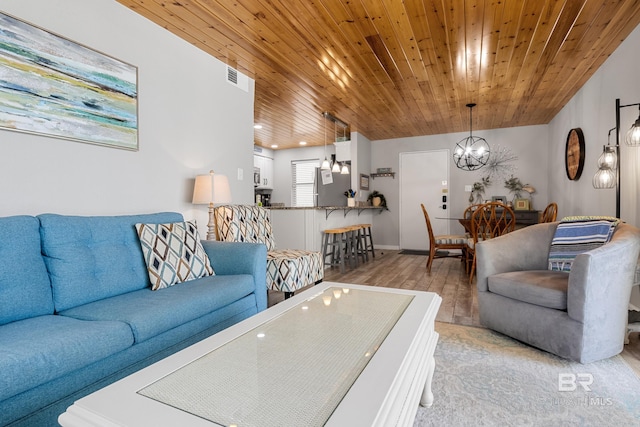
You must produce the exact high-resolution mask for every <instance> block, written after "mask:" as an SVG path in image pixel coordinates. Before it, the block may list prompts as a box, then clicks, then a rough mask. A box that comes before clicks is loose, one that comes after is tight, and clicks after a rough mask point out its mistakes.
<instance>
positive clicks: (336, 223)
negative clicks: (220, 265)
mask: <svg viewBox="0 0 640 427" xmlns="http://www.w3.org/2000/svg"><path fill="white" fill-rule="evenodd" d="M266 209H269V210H270V211H271V227H272V229H273V238H274V240H275V243H276V247H277V248H279V249H306V250H311V251H322V235H323V230H326V229H328V228H339V227H346V226H348V225H355V224H371V223H372V222H373V213H374V212H375V211H379V213H381V212H382V211H383V210H384V208H382V207H376V206H355V207H349V206H310V207H291V206H269V207H266ZM335 211H343V215H342V216H340V215H331V213H333V212H335ZM354 211H355V212H356V213H357V215H349V213H350V212H354ZM330 215H331V217H330Z"/></svg>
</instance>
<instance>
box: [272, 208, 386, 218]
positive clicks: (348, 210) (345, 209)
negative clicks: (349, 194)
mask: <svg viewBox="0 0 640 427" xmlns="http://www.w3.org/2000/svg"><path fill="white" fill-rule="evenodd" d="M266 209H271V210H288V211H293V210H315V211H322V210H323V211H325V219H326V218H329V215H331V213H332V212H334V211H338V210H341V211H343V214H344V216H345V217H346V216H347V214H348V213H349V212H351V211H356V212H358V216H359V215H360V213H361V212H363V211H365V210H368V211H374V210H377V211H380V213H382V211H383V210H384V208H382V207H380V206H354V207H351V206H306V207H305V206H301V207H298V206H267V207H266Z"/></svg>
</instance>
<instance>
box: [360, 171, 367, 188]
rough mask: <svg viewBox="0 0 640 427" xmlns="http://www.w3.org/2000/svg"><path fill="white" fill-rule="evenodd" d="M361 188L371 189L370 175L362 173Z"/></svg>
mask: <svg viewBox="0 0 640 427" xmlns="http://www.w3.org/2000/svg"><path fill="white" fill-rule="evenodd" d="M360 189H361V190H369V175H365V174H363V173H361V174H360Z"/></svg>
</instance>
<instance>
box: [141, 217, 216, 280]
mask: <svg viewBox="0 0 640 427" xmlns="http://www.w3.org/2000/svg"><path fill="white" fill-rule="evenodd" d="M136 230H137V232H138V237H139V238H140V247H141V248H142V253H143V255H144V261H145V262H146V263H147V270H148V272H149V280H150V281H151V289H152V290H154V291H155V290H157V289H162V288H167V287H169V286H173V285H175V284H176V283H181V282H185V281H187V280H192V279H197V278H200V277H204V276H213V275H214V274H215V272H214V271H213V268H211V263H210V262H209V257H208V256H207V253H206V252H205V251H204V248H203V247H202V243H201V242H200V236H199V235H198V228H197V227H196V223H195V221H187V222H174V223H171V224H136Z"/></svg>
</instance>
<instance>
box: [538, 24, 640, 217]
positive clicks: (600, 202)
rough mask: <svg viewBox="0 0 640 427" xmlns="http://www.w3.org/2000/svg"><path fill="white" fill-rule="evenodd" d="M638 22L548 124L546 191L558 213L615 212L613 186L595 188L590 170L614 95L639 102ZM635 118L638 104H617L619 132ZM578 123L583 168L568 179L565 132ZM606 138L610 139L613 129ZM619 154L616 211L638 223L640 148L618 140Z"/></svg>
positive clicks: (611, 115)
mask: <svg viewBox="0 0 640 427" xmlns="http://www.w3.org/2000/svg"><path fill="white" fill-rule="evenodd" d="M638 45H640V27H638V28H636V29H635V30H634V31H633V32H632V33H631V34H630V35H629V37H627V39H626V40H625V41H624V42H623V43H622V44H621V45H620V46H619V47H618V49H616V51H615V52H614V53H613V54H612V55H611V56H610V57H609V58H608V59H607V61H606V62H605V63H604V64H603V65H602V66H601V67H600V68H599V69H598V71H596V73H595V74H594V75H593V76H592V77H591V78H590V79H589V80H588V82H587V83H586V84H585V85H584V86H583V87H582V89H580V91H579V92H578V93H577V94H576V95H575V96H574V97H573V98H572V99H571V100H570V101H569V102H568V103H567V105H566V106H565V107H564V108H563V109H562V111H560V113H559V114H558V115H557V116H556V117H555V118H554V119H553V120H552V121H551V123H550V124H549V125H548V128H549V141H550V150H549V154H548V164H549V166H548V173H549V178H550V184H551V185H550V188H549V194H550V197H551V199H552V200H555V201H557V202H558V216H559V217H562V216H566V215H615V213H616V212H615V198H616V196H615V193H616V191H615V189H611V190H595V189H594V188H593V185H592V182H591V180H592V178H593V175H594V174H595V173H596V171H597V164H596V162H597V159H598V157H599V156H600V154H601V153H602V146H603V145H606V144H607V134H608V131H609V129H611V128H613V127H615V124H616V122H615V100H616V98H620V100H621V103H622V104H623V105H626V104H635V103H638V102H640V79H638V70H639V69H640V59H639V58H638V55H637V51H638ZM637 118H638V107H628V108H623V109H622V110H621V128H622V129H621V130H622V136H624V133H625V132H626V131H627V130H628V129H629V127H630V126H631V125H632V124H633V122H634V121H635V120H636V119H637ZM575 127H580V128H582V131H583V132H584V138H585V146H586V156H585V165H584V171H583V172H582V177H581V178H580V179H579V180H578V181H569V179H568V178H567V177H566V174H565V166H564V150H565V144H566V138H567V134H568V133H569V131H570V130H571V129H572V128H575ZM611 143H612V144H615V143H616V142H615V133H613V135H612V139H611ZM622 144H623V145H622V147H621V151H622V154H621V157H622V168H621V173H622V175H621V180H622V183H621V194H622V196H621V205H622V209H621V217H622V219H623V220H626V221H628V222H630V223H632V224H634V225H636V226H638V225H640V218H639V214H638V212H640V209H639V207H638V200H637V199H638V198H637V192H638V188H637V186H638V165H639V164H640V148H630V147H627V146H625V145H624V142H623V143H622Z"/></svg>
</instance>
